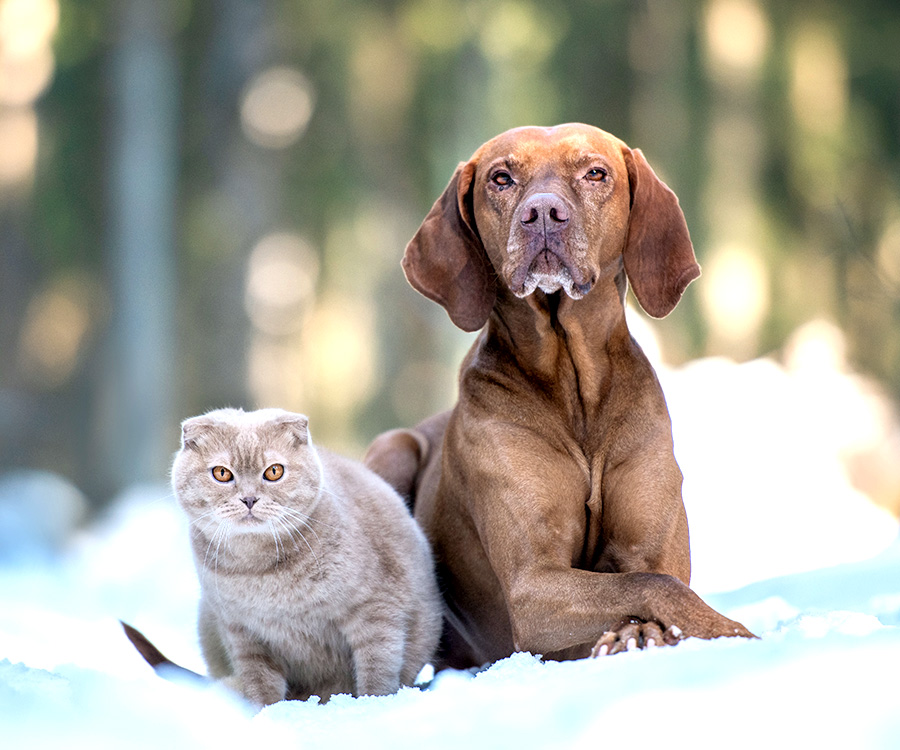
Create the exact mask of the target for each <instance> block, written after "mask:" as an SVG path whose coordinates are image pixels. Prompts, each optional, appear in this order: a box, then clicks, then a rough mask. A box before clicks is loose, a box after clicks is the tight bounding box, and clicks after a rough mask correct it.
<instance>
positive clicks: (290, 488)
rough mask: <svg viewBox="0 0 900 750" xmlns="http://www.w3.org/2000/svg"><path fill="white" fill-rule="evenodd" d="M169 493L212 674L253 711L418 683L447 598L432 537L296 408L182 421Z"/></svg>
mask: <svg viewBox="0 0 900 750" xmlns="http://www.w3.org/2000/svg"><path fill="white" fill-rule="evenodd" d="M278 467H281V468H280V469H279V468H278ZM214 470H215V471H214ZM223 470H224V471H223ZM267 477H268V478H267ZM273 477H277V478H275V479H273ZM223 480H224V481H223ZM172 485H173V488H174V490H175V494H176V496H177V498H178V502H179V504H180V505H181V507H182V508H183V509H184V510H185V511H186V513H187V515H188V516H189V518H190V522H191V523H190V538H191V545H192V547H193V553H194V560H195V563H196V567H197V572H198V575H199V577H200V585H201V602H200V614H199V632H200V643H201V648H202V651H203V656H204V658H205V660H206V663H207V666H208V668H209V672H210V675H211V676H212V677H214V678H217V679H222V680H224V681H225V682H226V684H228V685H230V686H231V687H233V688H234V689H236V690H237V691H238V692H240V693H241V694H242V695H244V696H245V697H246V698H247V699H248V700H249V701H251V702H252V703H254V704H257V705H267V704H270V703H274V702H276V701H279V700H282V699H284V698H301V699H303V698H307V697H309V696H310V695H318V696H321V697H322V698H323V699H327V697H328V696H330V695H332V694H335V693H352V694H353V695H364V694H366V695H385V694H389V693H393V692H395V691H397V690H398V689H399V688H400V686H401V685H411V684H413V682H414V681H415V678H416V676H417V675H418V673H419V671H420V669H421V668H422V666H423V665H425V664H426V663H427V662H428V661H429V659H431V657H432V656H433V654H434V651H435V649H436V647H437V642H438V638H439V635H440V628H441V614H440V600H439V596H438V591H437V586H436V583H435V578H434V572H433V563H432V558H431V553H430V550H429V548H428V544H427V542H426V540H425V537H424V535H423V533H422V532H421V530H420V529H419V527H418V526H417V525H416V523H415V521H414V520H413V519H412V517H411V516H410V514H409V512H408V510H407V508H406V506H405V505H404V504H403V501H402V500H401V499H400V497H399V496H398V495H397V494H396V493H395V492H394V491H393V490H392V489H391V488H390V487H389V486H388V485H387V484H386V483H385V482H384V481H382V480H381V479H380V478H379V477H377V476H376V475H375V474H373V473H372V472H370V471H369V470H367V469H366V468H365V467H363V466H362V464H360V463H357V462H355V461H351V460H350V459H347V458H343V457H341V456H338V455H335V454H333V453H329V452H327V451H325V450H321V449H318V448H315V447H313V444H312V442H311V440H310V437H309V430H308V423H307V418H306V417H305V416H303V415H301V414H294V413H291V412H286V411H282V410H280V409H265V410H259V411H253V412H244V411H242V410H239V409H219V410H216V411H212V412H209V413H207V414H204V415H202V416H199V417H194V418H192V419H188V420H186V421H185V422H184V423H183V424H182V446H181V450H180V451H179V452H178V454H177V456H176V457H175V462H174V464H173V467H172Z"/></svg>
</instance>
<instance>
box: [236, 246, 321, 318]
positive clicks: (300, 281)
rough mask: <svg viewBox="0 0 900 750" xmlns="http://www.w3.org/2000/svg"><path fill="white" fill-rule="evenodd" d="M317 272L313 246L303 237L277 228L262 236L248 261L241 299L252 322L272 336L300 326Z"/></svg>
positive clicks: (313, 289) (313, 288) (317, 265)
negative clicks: (244, 291) (277, 230)
mask: <svg viewBox="0 0 900 750" xmlns="http://www.w3.org/2000/svg"><path fill="white" fill-rule="evenodd" d="M318 275H319V261H318V258H317V256H316V253H315V250H314V249H313V248H312V246H311V245H310V244H309V243H308V242H307V241H306V240H305V239H304V238H302V237H300V236H298V235H295V234H291V233H288V232H277V233H274V234H270V235H267V236H266V237H264V238H263V239H261V240H260V241H259V243H257V245H256V247H254V248H253V250H252V252H251V253H250V258H249V260H248V263H247V283H246V293H245V297H244V302H245V307H246V310H247V315H248V316H249V317H250V321H251V323H253V326H254V327H255V328H256V329H258V330H259V331H262V332H264V333H267V334H270V335H273V336H278V335H283V334H287V333H293V332H295V331H297V330H299V329H300V327H301V326H302V325H303V318H302V314H303V311H304V308H305V306H306V305H307V304H308V303H309V301H310V300H311V297H312V295H313V292H314V291H315V286H316V281H317V279H318Z"/></svg>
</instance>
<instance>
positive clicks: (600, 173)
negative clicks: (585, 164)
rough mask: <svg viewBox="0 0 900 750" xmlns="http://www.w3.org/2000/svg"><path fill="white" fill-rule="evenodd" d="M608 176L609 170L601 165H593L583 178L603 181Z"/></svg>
mask: <svg viewBox="0 0 900 750" xmlns="http://www.w3.org/2000/svg"><path fill="white" fill-rule="evenodd" d="M608 176H609V172H607V171H606V170H605V169H603V168H602V167H594V168H593V169H590V170H588V173H587V174H586V175H585V176H584V179H586V180H590V181H591V182H603V181H604V180H606V178H607V177H608Z"/></svg>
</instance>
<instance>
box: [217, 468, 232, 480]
mask: <svg viewBox="0 0 900 750" xmlns="http://www.w3.org/2000/svg"><path fill="white" fill-rule="evenodd" d="M212 475H213V479H215V480H216V481H217V482H230V481H231V480H232V479H234V474H232V473H231V471H230V470H229V469H226V468H225V467H224V466H215V467H213V470H212Z"/></svg>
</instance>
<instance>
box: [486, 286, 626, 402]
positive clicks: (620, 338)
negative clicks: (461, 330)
mask: <svg viewBox="0 0 900 750" xmlns="http://www.w3.org/2000/svg"><path fill="white" fill-rule="evenodd" d="M624 283H625V279H624V272H621V273H619V274H616V275H607V276H604V277H602V278H601V279H600V280H599V281H598V282H597V284H596V285H595V286H594V288H593V289H591V291H590V292H588V294H586V295H585V296H584V297H583V298H582V299H579V300H575V299H571V298H570V297H568V296H567V295H566V294H565V293H564V292H555V293H553V294H545V293H544V292H542V291H540V290H538V291H535V292H534V293H532V294H530V295H529V296H528V297H525V298H524V299H520V298H518V297H515V296H514V295H513V294H512V293H510V292H509V291H507V290H502V291H500V292H498V299H497V304H496V305H495V307H494V310H493V312H492V314H491V318H490V320H489V322H488V328H487V331H486V335H487V337H488V339H490V338H492V337H496V339H497V340H498V342H499V343H500V346H501V347H502V348H503V349H505V350H506V351H507V352H511V353H514V356H515V358H516V364H517V366H518V368H519V370H520V371H522V373H523V374H525V375H526V376H527V377H529V378H530V379H533V380H539V381H540V380H544V381H547V382H552V381H554V379H557V380H558V378H559V376H560V373H568V374H569V377H571V378H573V379H574V381H575V388H574V389H573V391H574V392H576V393H577V394H578V397H579V399H580V401H581V402H582V408H583V409H584V410H590V409H591V408H592V407H593V406H595V405H596V404H598V403H599V401H600V399H601V398H602V393H603V391H604V389H605V388H606V387H607V386H608V382H607V381H608V376H609V373H610V368H611V362H610V359H611V357H612V356H614V354H615V352H617V351H621V350H622V347H623V346H627V342H628V341H629V340H630V336H629V333H628V328H627V326H626V324H625V306H624V301H623V297H624V289H625V286H624Z"/></svg>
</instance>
